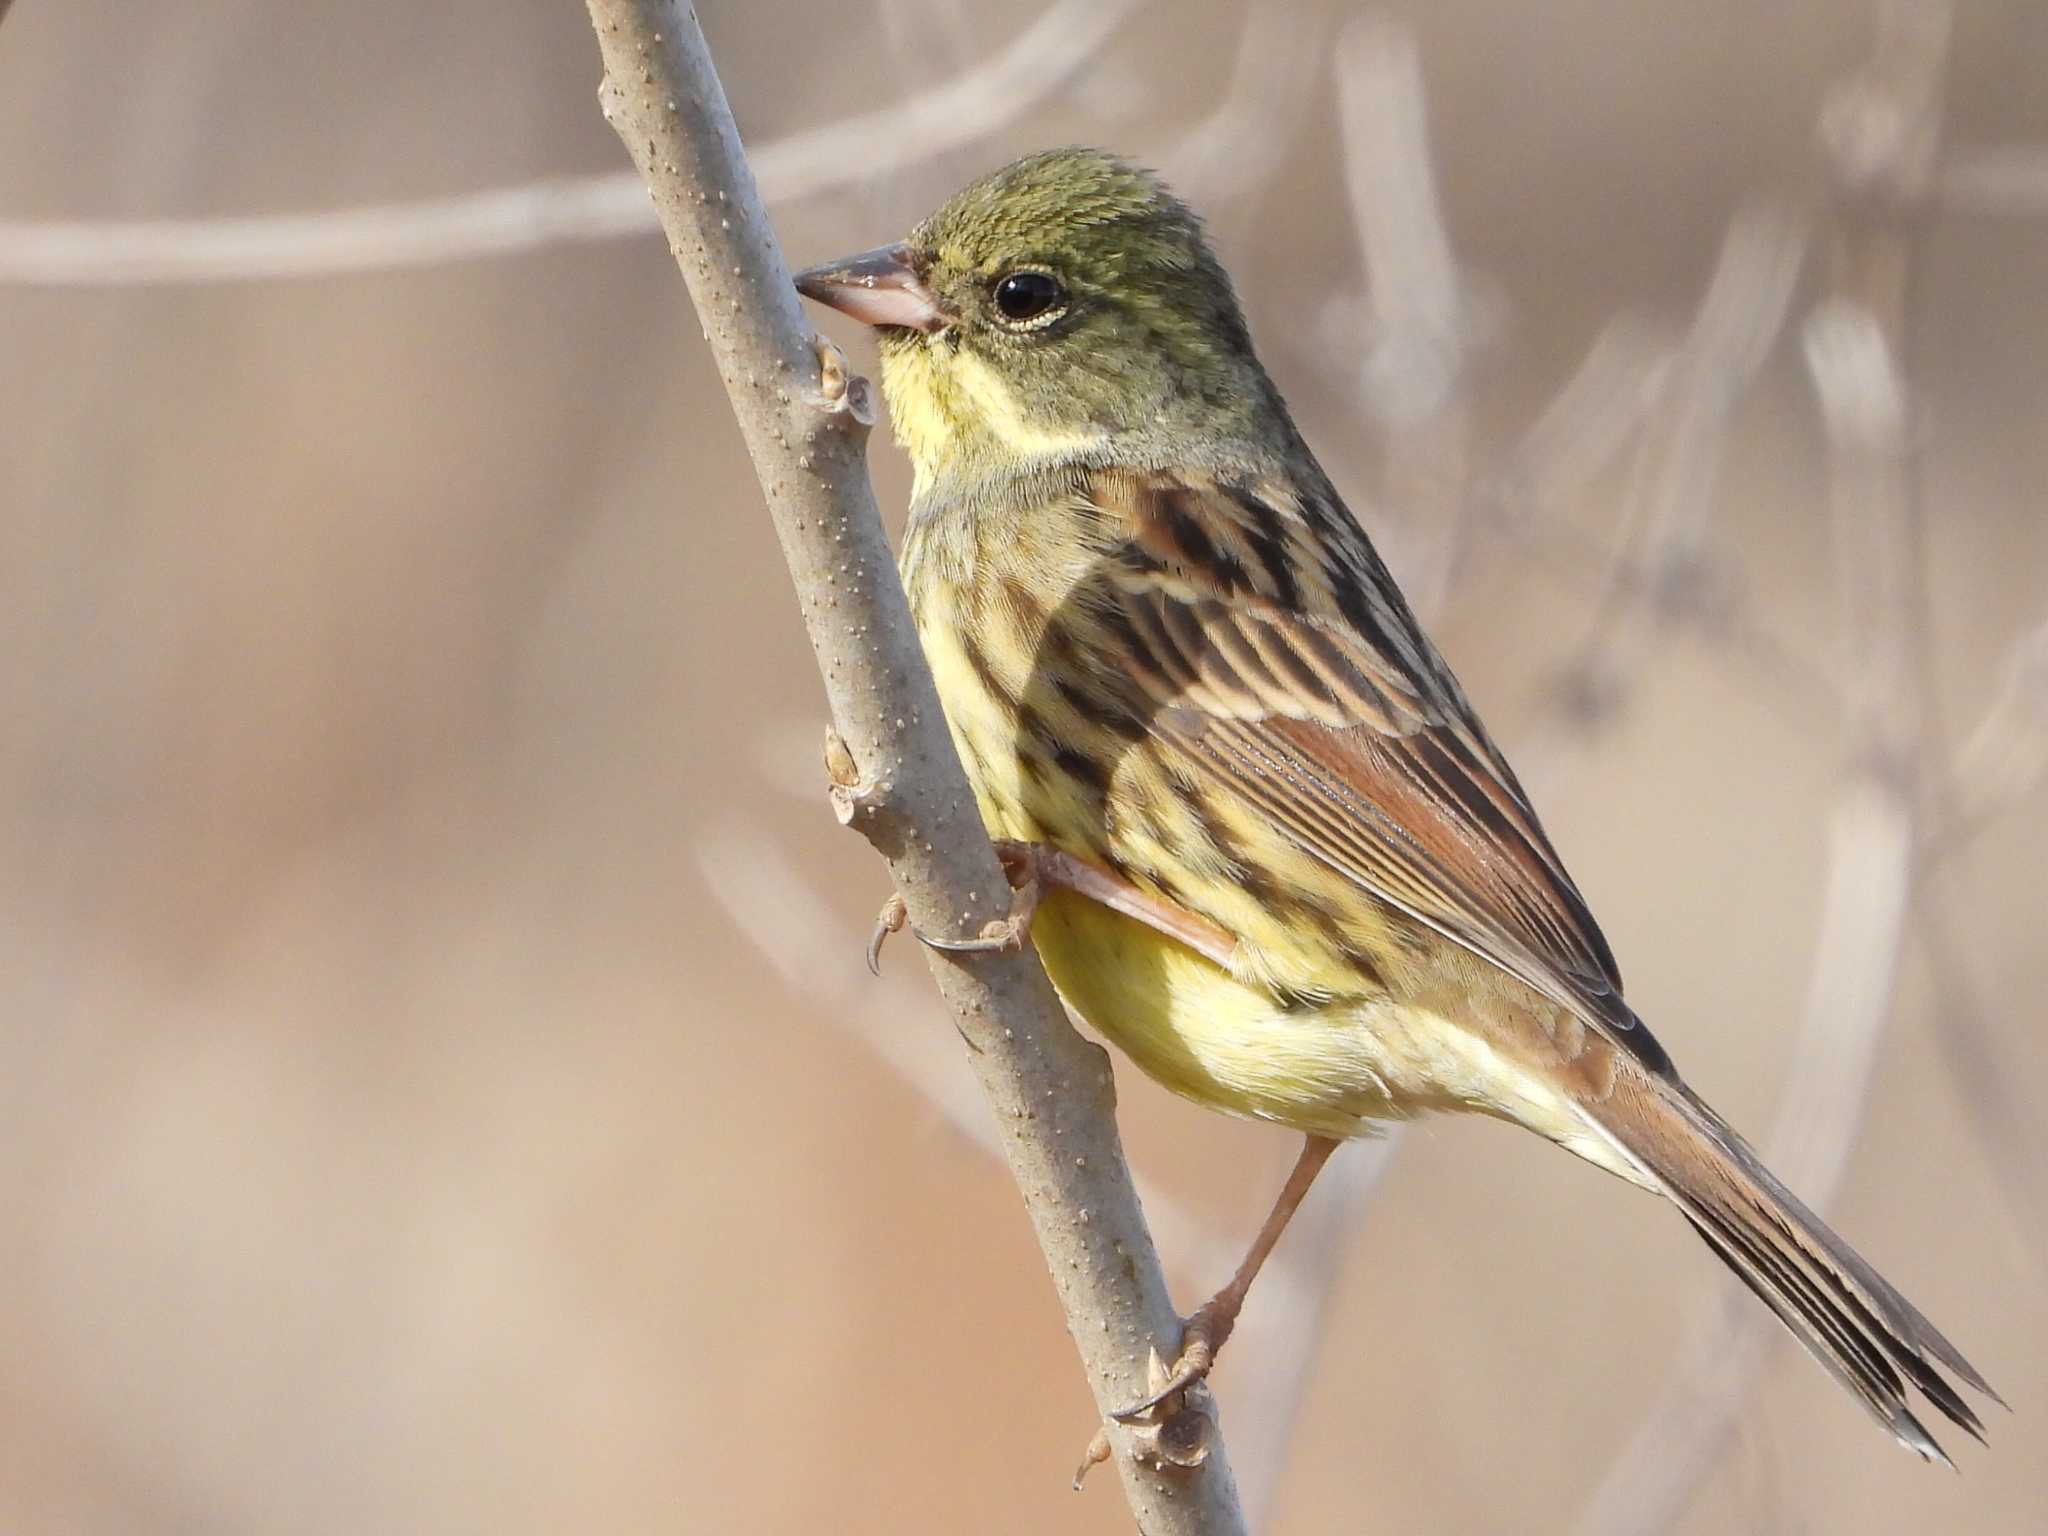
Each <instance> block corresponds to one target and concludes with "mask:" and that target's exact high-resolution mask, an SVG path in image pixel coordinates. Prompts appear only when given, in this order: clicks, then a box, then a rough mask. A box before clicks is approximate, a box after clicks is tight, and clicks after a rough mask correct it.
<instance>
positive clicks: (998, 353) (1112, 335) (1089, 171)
mask: <svg viewBox="0 0 2048 1536" xmlns="http://www.w3.org/2000/svg"><path fill="white" fill-rule="evenodd" d="M797 286H798V287H799V288H800V289H801V290H802V291H803V292H804V293H805V294H807V295H809V296H810V297H811V298H814V299H817V300H819V301H820V302H822V303H826V304H830V305H832V306H833V307H834V308H837V309H840V310H843V311H844V312H845V313H847V314H849V315H852V316H853V317H855V318H856V319H860V320H864V321H866V322H867V323H869V324H871V325H873V326H875V327H876V328H877V330H878V332H879V334H880V338H881V348H882V386H883V391H884V393H885V394H886V395H887V396H888V400H889V406H890V412H891V416H892V418H893V420H894V422H895V426H896V432H897V436H898V438H899V439H900V440H901V441H902V442H903V444H904V446H905V447H906V448H907V449H908V450H909V451H910V454H911V456H912V459H913V460H914V461H915V463H916V467H917V469H918V472H919V476H920V480H921V481H924V482H927V483H928V482H929V481H930V480H932V479H934V478H937V477H940V476H943V475H945V474H948V473H967V474H971V475H976V476H982V475H987V474H991V473H1001V472H1006V471H1014V470H1015V469H1017V468H1019V467H1025V466H1037V465H1042V464H1044V463H1046V462H1048V461H1052V462H1058V461H1063V460H1070V459H1085V460H1090V461H1094V462H1135V461H1141V460H1146V459H1155V460H1158V459H1165V458H1168V457H1185V456H1186V453H1187V451H1188V444H1187V435H1188V434H1189V433H1190V432H1194V433H1201V434H1205V435H1207V436H1209V437H1215V436H1218V435H1221V436H1223V437H1229V436H1232V435H1233V434H1236V433H1240V432H1248V431H1251V430H1254V429H1255V428H1256V427H1257V426H1258V425H1259V423H1260V422H1261V421H1262V420H1263V419H1265V417H1264V413H1266V412H1268V411H1270V410H1273V409H1277V406H1278V402H1277V400H1276V399H1274V398H1273V396H1272V387H1271V385H1270V384H1268V383H1267V382H1266V379H1265V375H1264V373H1263V372H1262V371H1261V370H1260V368H1259V365H1258V362H1257V360H1256V359H1255V358H1254V357H1253V355H1252V348H1251V339H1250V336H1249V334H1248V333H1247V331H1246V329H1245V323H1244V317H1243V314H1242V312H1241V311H1240V310H1239V308H1238V303H1237V298H1236V295H1235V294H1234V293H1233V292H1232V291H1231V286H1230V278H1229V276H1228V275H1227V274H1226V273H1225V272H1224V270H1223V268H1222V265H1221V264H1220V263H1219V262H1218V261H1217V260H1216V258H1215V256H1214V254H1213V253H1212V252H1211V251H1210V250H1209V246H1208V241H1207V240H1206V239H1205V237H1204V235H1203V232H1202V226H1201V221H1200V220H1198V219H1197V218H1196V217H1195V215H1194V214H1193V213H1192V212H1191V211H1190V210H1189V209H1188V207H1187V205H1186V204H1185V203H1183V202H1181V201H1180V199H1179V198H1177V197H1175V196H1174V195H1173V194H1172V193H1171V192H1169V191H1168V190H1167V189H1166V187H1165V186H1164V185H1163V184H1162V183H1161V182H1160V181H1159V179H1158V178H1157V177H1156V176H1154V175H1152V174H1151V173H1150V172H1148V171H1144V170H1140V169H1138V168H1137V167H1135V166H1132V165H1130V164H1128V163H1126V162H1125V161H1123V160H1119V159H1117V158H1116V157H1115V156H1113V155H1108V154H1104V153H1102V152H1101V151H1099V150H1092V149H1061V150H1052V151H1048V152H1046V153H1043V154H1037V155H1032V156H1030V157H1028V158H1026V159H1023V160H1019V161H1017V162H1016V163H1015V164H1013V165H1009V166H1006V167H1004V168H1003V169H1002V170H999V171H997V172H995V173H994V174H993V175H990V176H987V177H984V178H983V179H982V180H980V181H977V182H975V183H974V184H973V185H972V186H969V187H968V188H966V189H965V190H964V191H962V192H960V193H959V194H957V195H956V196H955V197H953V198H952V199H951V200H950V201H949V202H947V203H946V204H945V206H944V207H942V208H940V209H939V210H938V212H936V213H934V214H933V215H932V216H931V217H930V218H928V219H926V220H925V221H924V222H923V223H922V224H920V225H918V227H917V228H916V229H915V230H914V231H912V233H911V235H910V237H909V238H908V239H907V240H905V241H903V242H902V243H901V244H898V245H893V246H887V247H883V248H882V249H880V250H876V251H870V252H867V253H865V254H863V255H861V256H857V257H853V258H850V259H848V260H846V261H840V262H829V263H826V264H824V265H823V266H819V267H814V268H812V269H810V270H809V271H807V272H804V273H801V274H799V276H798V278H797Z"/></svg>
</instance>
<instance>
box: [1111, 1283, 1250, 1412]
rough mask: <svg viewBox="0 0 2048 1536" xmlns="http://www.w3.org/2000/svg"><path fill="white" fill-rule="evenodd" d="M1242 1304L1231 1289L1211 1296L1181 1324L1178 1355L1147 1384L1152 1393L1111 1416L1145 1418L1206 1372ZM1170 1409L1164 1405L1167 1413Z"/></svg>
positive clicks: (1213, 1362)
mask: <svg viewBox="0 0 2048 1536" xmlns="http://www.w3.org/2000/svg"><path fill="white" fill-rule="evenodd" d="M1243 1305H1244V1297H1243V1296H1242V1295H1240V1294H1235V1293H1234V1288H1232V1289H1229V1290H1224V1291H1221V1292H1219V1293H1218V1294H1216V1295H1215V1296H1212V1297H1211V1298H1210V1299H1209V1300H1208V1301H1206V1302H1204V1303H1203V1304H1202V1306H1201V1307H1200V1308H1199V1309H1198V1310H1197V1311H1196V1312H1195V1315H1194V1316H1193V1317H1191V1318H1189V1319H1188V1320H1187V1321H1186V1322H1185V1323H1183V1324H1182V1325H1181V1331H1180V1358H1179V1359H1178V1360H1176V1361H1174V1363H1173V1367H1172V1369H1170V1370H1168V1371H1166V1372H1165V1373H1164V1379H1163V1380H1155V1381H1154V1382H1153V1383H1151V1384H1150V1385H1151V1386H1152V1388H1153V1391H1152V1395H1151V1396H1149V1397H1147V1398H1145V1399H1144V1400H1143V1401H1142V1402H1136V1403H1133V1404H1131V1406H1130V1407H1128V1408H1123V1409H1119V1410H1118V1411H1117V1412H1116V1413H1114V1414H1112V1415H1111V1417H1112V1418H1114V1419H1116V1420H1117V1422H1118V1423H1121V1424H1131V1423H1136V1422H1139V1421H1141V1420H1143V1419H1145V1418H1146V1417H1147V1416H1148V1415H1149V1414H1151V1413H1152V1412H1153V1411H1154V1410H1155V1409H1157V1408H1160V1407H1162V1406H1167V1405H1168V1404H1169V1403H1170V1402H1171V1400H1174V1399H1177V1398H1178V1397H1179V1396H1180V1395H1181V1394H1182V1393H1184V1392H1186V1391H1187V1389H1188V1388H1189V1387H1192V1386H1193V1385H1194V1384H1195V1383H1196V1382H1198V1381H1201V1380H1202V1379H1203V1378H1204V1377H1206V1376H1207V1375H1208V1374H1209V1371H1210V1369H1211V1368H1212V1367H1213V1366H1214V1365H1215V1364H1216V1356H1217V1355H1218V1354H1220V1353H1221V1352H1222V1350H1223V1346H1224V1344H1225V1343H1226V1342H1228V1340H1229V1338H1230V1331H1231V1330H1232V1329H1233V1328H1235V1327H1236V1326H1237V1313H1238V1309H1239V1308H1240V1307H1241V1306H1243ZM1172 1411H1173V1409H1172V1408H1171V1407H1168V1413H1169V1415H1170V1414H1171V1413H1172Z"/></svg>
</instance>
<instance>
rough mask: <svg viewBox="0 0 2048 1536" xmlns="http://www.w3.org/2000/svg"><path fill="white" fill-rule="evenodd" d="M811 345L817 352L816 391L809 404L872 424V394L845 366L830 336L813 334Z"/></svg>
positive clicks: (873, 414)
mask: <svg viewBox="0 0 2048 1536" xmlns="http://www.w3.org/2000/svg"><path fill="white" fill-rule="evenodd" d="M811 345H812V346H813V347H815V348H816V349H817V352H818V393H817V394H816V395H813V396H811V397H810V400H809V403H810V405H811V406H812V407H813V408H815V409H817V410H820V411H823V412H825V413H826V414H827V415H832V416H839V415H845V416H850V417H852V418H853V419H854V421H855V422H857V423H858V424H859V425H861V426H863V427H872V426H873V425H874V424H875V396H874V391H873V390H872V389H870V388H869V387H868V381H867V380H866V379H864V378H862V377H861V376H860V375H859V374H857V373H855V372H854V371H853V369H852V368H851V367H849V366H848V364H847V361H846V354H845V353H844V352H842V351H840V350H839V347H838V345H837V344H836V343H835V342H833V341H832V340H831V339H830V338H828V337H824V336H813V337H812V338H811Z"/></svg>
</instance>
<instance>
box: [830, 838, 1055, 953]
mask: <svg viewBox="0 0 2048 1536" xmlns="http://www.w3.org/2000/svg"><path fill="white" fill-rule="evenodd" d="M995 849H996V856H997V857H998V858H999V859H1001V860H1002V863H1003V874H1004V876H1005V877H1007V878H1008V880H1009V882H1010V890H1011V897H1010V915H1009V916H1008V917H1003V918H998V919H996V920H995V921H993V922H990V923H986V924H984V925H983V927H982V930H981V932H980V933H978V934H976V935H974V936H973V937H972V938H965V939H941V938H935V937H933V936H932V935H931V934H928V933H926V932H924V931H923V930H922V929H920V928H916V927H911V928H910V931H911V932H912V933H913V934H915V935H916V936H917V940H918V942H919V943H920V944H922V945H924V946H925V947H926V948H927V949H937V950H943V951H944V952H945V953H947V954H949V955H983V954H991V953H995V952H998V951H1001V950H1006V949H1022V948H1023V947H1024V940H1025V939H1026V938H1028V937H1030V934H1031V919H1032V916H1033V915H1034V914H1035V913H1036V912H1037V911H1038V902H1039V898H1040V897H1041V896H1042V895H1043V894H1044V891H1045V887H1044V883H1043V882H1042V881H1041V880H1040V879H1039V877H1038V850H1037V849H1036V848H1035V847H1034V846H1033V845H1032V844H1030V843H1019V842H1012V841H1010V840H1009V839H1007V838H1000V839H998V840H997V841H996V845H995ZM908 926H910V925H909V909H908V908H906V907H905V906H904V904H903V898H902V897H901V896H891V897H890V898H889V899H888V900H887V901H886V902H884V903H883V904H882V910H881V913H880V914H879V915H878V916H877V917H876V918H875V930H874V932H873V933H872V934H870V935H869V936H868V969H869V970H870V971H872V972H873V973H874V974H875V975H877V976H879V975H881V974H882V945H883V944H884V943H886V942H887V941H888V938H889V935H890V934H892V933H900V932H902V931H903V929H904V928H905V927H908Z"/></svg>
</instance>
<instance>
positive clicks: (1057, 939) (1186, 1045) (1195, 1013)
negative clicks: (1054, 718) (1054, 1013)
mask: <svg viewBox="0 0 2048 1536" xmlns="http://www.w3.org/2000/svg"><path fill="white" fill-rule="evenodd" d="M1031 934H1032V939H1033V942H1034V943H1035V944H1036V945H1037V947H1038V952H1039V956H1040V958H1041V959H1043V960H1044V962H1045V968H1046V972H1047V974H1048V975H1050V976H1051V977H1052V981H1053V985H1054V986H1056V987H1057V988H1058V989H1059V992H1060V995H1061V997H1062V998H1063V999H1065V1001H1066V1003H1067V1005H1068V1006H1069V1007H1070V1008H1072V1009H1073V1010H1074V1012H1075V1013H1077V1014H1079V1015H1080V1016H1081V1017H1082V1018H1083V1019H1085V1020H1086V1021H1087V1022H1088V1023H1089V1025H1090V1026H1092V1027H1093V1028H1095V1029H1096V1030H1098V1031H1099V1032H1100V1033H1101V1034H1102V1035H1103V1036H1104V1037H1105V1038H1107V1039H1108V1040H1109V1041H1110V1042H1111V1043H1113V1044H1114V1045H1115V1046H1116V1047H1117V1048H1118V1049H1119V1050H1121V1051H1122V1052H1123V1053H1124V1054H1125V1055H1127V1056H1129V1057H1130V1058H1131V1060H1132V1061H1134V1062H1135V1063H1137V1065H1138V1066H1139V1068H1140V1069H1141V1070H1143V1071H1144V1072H1145V1073H1146V1075H1147V1076H1149V1077H1151V1078H1153V1079H1155V1080H1156V1081H1158V1082H1159V1083H1161V1084H1163V1085H1164V1086H1165V1087H1167V1088H1169V1089H1171V1090H1172V1091H1173V1092H1175V1093H1178V1094H1180V1095H1182V1096H1183V1097H1185V1098H1189V1099H1192V1100H1194V1101H1195V1102H1196V1103H1198V1104H1202V1105H1205V1106H1207V1107H1208V1108H1211V1109H1218V1110H1222V1111H1224V1112H1226V1113H1229V1114H1235V1115H1243V1116H1248V1117H1251V1118H1254V1119H1259V1120H1270V1121H1273V1122H1275V1123H1277V1124H1281V1125H1286V1126H1291V1127H1293V1128H1294V1129H1295V1130H1298V1131H1304V1132H1314V1133H1316V1134H1318V1135H1323V1136H1339V1137H1345V1136H1358V1135H1362V1134H1365V1133H1367V1132H1368V1131H1369V1130H1370V1129H1371V1126H1372V1122H1374V1121H1378V1120H1389V1119H1405V1118H1408V1117H1410V1116H1412V1115H1416V1114H1420V1113H1423V1112H1426V1111H1429V1110H1442V1109H1465V1110H1479V1111H1482V1112H1486V1113H1491V1114H1501V1115H1506V1116H1507V1117H1509V1118H1511V1119H1515V1120H1518V1121H1521V1122H1523V1123H1525V1124H1533V1125H1534V1126H1535V1128H1537V1129H1546V1130H1547V1129H1549V1126H1548V1125H1547V1124H1546V1122H1552V1121H1555V1120H1557V1119H1558V1116H1559V1112H1560V1108H1561V1106H1559V1105H1557V1104H1556V1102H1555V1096H1554V1095H1553V1094H1551V1093H1550V1092H1549V1091H1547V1090H1546V1089H1545V1088H1543V1086H1542V1085H1541V1084H1538V1083H1535V1082H1532V1081H1529V1080H1528V1078H1527V1074H1525V1073H1523V1072H1521V1071H1519V1070H1517V1069H1516V1068H1514V1067H1513V1066H1512V1065H1511V1064H1509V1063H1507V1062H1504V1061H1502V1060H1501V1059H1500V1058H1499V1057H1498V1056H1497V1055H1496V1053H1495V1052H1493V1051H1492V1050H1490V1049H1489V1048H1488V1047H1487V1046H1486V1044H1485V1043H1484V1042H1483V1041H1481V1040H1480V1039H1478V1038H1477V1037H1476V1036H1475V1035H1473V1034H1472V1033H1471V1032H1470V1031H1467V1030H1465V1029H1462V1028H1460V1027H1458V1026H1457V1025H1456V1024H1453V1023H1452V1022H1450V1021H1449V1020H1446V1019H1443V1018H1440V1017H1438V1016H1437V1015H1436V1014H1434V1013H1431V1012H1429V1011H1427V1010H1425V1009H1419V1008H1415V1007H1412V1006H1408V1005H1404V1004H1402V1003H1399V1002H1397V1001H1395V1000H1393V999H1391V998H1379V999H1361V998H1341V999H1335V1000H1332V1001H1331V1002H1328V1003H1324V1004H1320V1005H1300V1004H1297V1005H1295V1006H1291V1007H1290V1006H1286V1005H1284V1004H1282V1003H1281V1002H1279V1001H1278V1000H1277V999H1276V998H1275V997H1274V996H1273V994H1272V993H1270V992H1268V991H1267V990H1265V989H1264V988H1262V987H1258V986H1254V985H1247V984H1245V983H1243V982H1240V981H1238V980H1236V979H1235V978H1233V977H1232V976H1231V975H1230V974H1229V973H1228V972H1227V971H1224V970H1223V969H1221V968H1220V967H1218V966H1216V965H1214V964H1212V963H1211V962H1210V961H1208V960H1206V959H1204V958H1203V957H1202V956H1200V955H1198V954H1196V953H1194V952H1193V951H1192V950H1189V949H1187V948H1186V947H1184V946H1183V945H1181V944H1179V943H1178V942H1176V941H1175V940H1172V939H1169V938H1167V937H1165V936H1164V935H1162V934H1159V933H1157V932H1155V931H1154V930H1153V929H1151V928H1148V927H1146V926H1145V925H1144V924H1142V923H1140V922H1138V921H1136V920H1135V919H1132V918H1128V917H1125V916H1123V915H1122V914H1121V913H1117V912H1112V911H1110V910H1109V909H1107V908H1106V907H1101V906H1098V905H1096V904H1095V903H1093V902H1091V901H1088V900H1086V899H1085V898H1082V897H1079V896H1075V895H1074V894H1072V893H1071V892H1066V891H1054V892H1052V893H1050V894H1049V895H1048V896H1047V897H1046V899H1045V901H1044V902H1043V904H1042V905H1041V906H1040V908H1039V910H1038V915H1037V917H1036V918H1035V919H1034V921H1033V923H1032V929H1031ZM1559 1128H1560V1129H1562V1128H1563V1127H1562V1126H1560V1127H1559Z"/></svg>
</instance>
